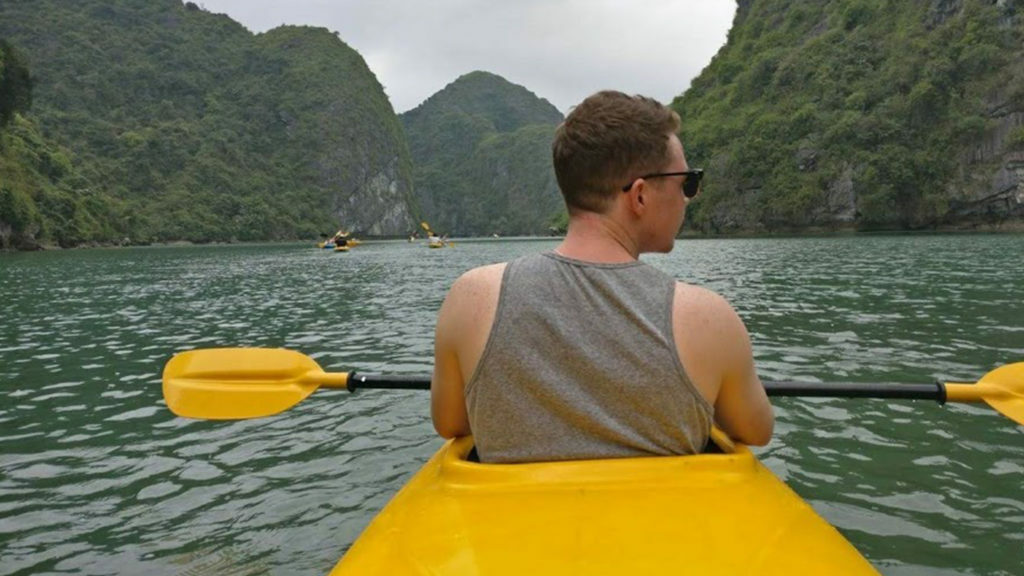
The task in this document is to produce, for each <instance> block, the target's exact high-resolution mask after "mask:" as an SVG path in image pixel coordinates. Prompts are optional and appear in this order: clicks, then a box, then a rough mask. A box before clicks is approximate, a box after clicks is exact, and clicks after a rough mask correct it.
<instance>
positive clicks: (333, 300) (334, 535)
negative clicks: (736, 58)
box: [0, 235, 1024, 575]
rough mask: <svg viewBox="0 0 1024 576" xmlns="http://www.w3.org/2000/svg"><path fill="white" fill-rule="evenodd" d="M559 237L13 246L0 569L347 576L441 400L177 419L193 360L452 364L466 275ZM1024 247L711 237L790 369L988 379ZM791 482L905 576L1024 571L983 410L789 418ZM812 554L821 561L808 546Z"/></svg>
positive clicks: (995, 425) (684, 256)
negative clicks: (182, 359)
mask: <svg viewBox="0 0 1024 576" xmlns="http://www.w3.org/2000/svg"><path fill="white" fill-rule="evenodd" d="M554 246H555V243H554V242H553V241H549V240H543V241H504V240H503V241H493V242H468V241H466V242H458V243H457V245H456V246H455V247H454V248H452V249H444V250H428V249H426V248H425V247H424V246H423V245H422V244H408V243H405V242H394V243H368V244H364V245H362V246H360V247H358V248H356V249H353V250H352V251H351V252H350V253H347V254H334V253H331V252H327V251H319V250H315V249H311V248H308V247H307V246H279V245H274V246H223V247H184V248H147V249H118V250H81V251H78V250H76V251H70V252H47V253H39V254H14V255H3V256H0V399H2V400H0V574H19V575H20V574H147V575H153V574H156V575H160V574H167V575H185V574H188V575H198V574H230V575H242V574H303V575H305V574H309V575H314V574H324V573H326V572H327V571H328V570H329V569H330V568H331V567H332V565H333V564H334V562H335V561H336V560H337V559H338V558H339V557H340V556H341V554H342V553H343V552H344V551H345V550H346V549H347V548H348V546H349V545H350V544H351V542H352V541H353V540H354V539H355V538H356V536H357V535H358V534H359V532H360V531H361V529H362V528H363V527H364V526H365V525H366V524H367V522H368V521H369V520H370V518H371V517H372V516H373V515H374V513H375V512H376V511H378V510H379V509H380V508H381V507H382V506H383V505H384V503H385V502H386V501H387V499H388V498H389V497H390V496H391V495H392V494H393V493H394V492H395V491H396V490H397V489H398V488H399V487H400V486H401V485H402V484H403V483H404V482H405V481H406V480H407V479H408V478H409V476H410V475H411V474H412V473H413V472H414V471H415V470H416V469H417V468H418V467H419V466H420V465H421V464H422V463H423V462H424V461H425V460H426V459H427V458H428V457H429V456H430V454H431V453H432V452H433V451H434V450H435V449H436V448H437V447H438V446H439V445H440V441H439V440H438V439H437V438H436V437H435V436H434V434H433V429H432V427H431V425H430V422H429V409H428V397H427V395H426V393H423V392H413V391H410V392H382V391H363V392H360V393H358V394H355V395H348V394H347V393H346V392H338V391H326V392H319V393H317V394H315V395H314V396H312V397H310V398H309V399H307V400H306V401H304V402H303V403H302V404H300V405H299V406H298V407H296V408H294V409H292V410H291V411H289V412H286V413H284V414H281V415H279V416H276V417H273V418H267V419H263V420H254V421H242V422H229V423H224V422H200V421H189V420H183V419H179V418H175V417H174V416H173V415H171V413H170V412H169V411H168V410H167V409H166V407H165V406H164V405H163V402H162V400H161V396H160V371H161V369H162V366H163V364H164V362H166V361H167V359H168V358H169V357H170V356H171V355H172V354H173V353H175V352H177V351H180V350H186V349H190V348H198V347H213V346H283V347H287V348H294V349H297V350H300V351H302V352H305V353H307V354H310V355H312V356H313V357H314V358H316V359H317V361H318V362H320V363H321V365H323V366H324V367H325V368H326V369H328V370H347V369H361V370H363V371H373V372H387V373H424V372H427V371H429V368H430V365H431V361H432V360H431V354H432V346H433V344H432V336H433V327H434V317H435V314H436V312H437V309H438V307H439V306H440V303H441V300H442V298H443V295H444V291H445V289H446V287H447V286H448V285H449V284H450V283H451V281H452V280H454V279H455V278H456V277H457V276H458V274H460V273H461V272H462V271H464V270H466V269H468V268H470V267H473V266H476V265H480V264H485V263H491V262H497V261H501V260H506V259H509V258H512V257H515V256H517V255H520V254H524V253H528V252H534V251H539V250H544V249H550V248H552V247H554ZM1021 254H1024V236H1019V235H1006V236H999V235H978V236H972V235H959V236H945V235H943V236H892V237H843V238H814V239H757V240H739V239H737V240H687V241H683V242H681V243H679V244H677V247H676V251H675V252H674V253H673V254H670V255H659V256H651V257H645V259H647V260H648V261H649V262H651V263H652V264H654V265H655V266H658V267H660V268H662V269H664V270H666V271H668V272H669V273H671V274H673V275H675V276H677V277H678V278H680V279H684V280H687V281H691V282H696V283H699V284H702V285H705V286H708V287H711V288H713V289H715V290H718V291H719V292H721V293H723V294H725V295H726V296H727V297H728V298H729V299H730V300H731V301H732V302H733V304H734V305H735V306H736V308H737V309H738V310H739V311H740V314H741V315H742V316H743V318H744V319H745V320H746V322H747V325H748V327H749V328H750V331H751V333H752V336H753V340H754V346H755V352H756V356H757V360H758V365H759V367H760V370H761V374H762V377H763V378H765V379H776V380H781V379H792V378H801V379H817V380H822V381H829V380H838V381H864V382H872V381H898V382H931V381H933V380H934V379H935V378H957V379H973V378H975V377H977V376H980V375H981V374H983V373H984V372H985V371H987V370H988V369H991V368H992V367H994V366H996V365H999V364H1001V363H1006V362H1010V361H1021V360H1024V265H1022V258H1021ZM774 403H775V405H776V407H777V413H778V419H779V421H778V425H777V427H776V431H777V432H776V436H775V438H774V440H773V441H772V443H771V444H770V445H769V446H768V447H767V448H765V449H764V450H760V451H759V452H760V454H761V456H762V458H763V459H764V461H765V462H766V463H767V465H768V466H769V467H770V468H771V469H772V470H773V471H774V472H775V473H776V474H778V475H779V476H781V477H782V478H783V479H785V480H786V481H787V482H788V483H789V484H790V485H791V486H792V487H793V488H794V489H795V490H796V491H797V492H798V493H799V494H801V495H802V496H803V497H804V498H806V499H807V500H808V501H809V502H811V503H812V505H813V506H814V507H815V509H817V510H818V511H819V512H820V513H821V514H822V515H824V516H825V517H826V518H827V519H828V520H829V521H830V522H832V523H833V524H835V525H836V526H837V527H838V528H839V529H840V530H841V531H842V532H843V533H844V534H845V535H846V536H847V537H848V538H849V539H850V540H851V541H852V542H853V543H854V544H855V545H856V546H857V547H858V548H859V549H860V550H861V551H863V553H864V554H865V555H866V556H867V557H868V558H869V559H870V560H871V561H872V562H873V563H874V564H875V565H876V566H877V567H878V568H879V569H880V570H881V571H882V572H883V573H885V574H892V575H909V574H939V575H949V574H1013V575H1019V574H1024V492H1022V490H1024V488H1022V486H1024V482H1022V478H1024V427H1021V426H1018V425H1016V424H1014V423H1012V422H1011V421H1009V420H1007V419H1005V418H1003V417H1001V416H998V415H997V414H995V413H994V412H992V411H990V410H989V409H988V408H987V407H984V406H966V405H947V406H945V407H939V406H938V405H936V404H933V403H927V402H885V401H879V400H837V399H816V400H809V399H781V400H776V401H775V402H774ZM808 545H809V546H813V545H812V544H810V543H809V544H808Z"/></svg>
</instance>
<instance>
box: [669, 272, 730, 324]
mask: <svg viewBox="0 0 1024 576" xmlns="http://www.w3.org/2000/svg"><path fill="white" fill-rule="evenodd" d="M673 309H674V311H675V312H676V313H679V314H684V315H686V316H704V317H709V318H714V317H717V316H721V315H730V316H731V315H735V314H736V312H735V310H733V307H732V305H731V304H729V301H728V300H726V299H725V297H723V296H722V295H721V294H719V293H717V292H715V291H714V290H710V289H708V288H704V287H702V286H697V285H694V284H687V283H685V282H678V281H677V282H676V298H675V303H674V305H673Z"/></svg>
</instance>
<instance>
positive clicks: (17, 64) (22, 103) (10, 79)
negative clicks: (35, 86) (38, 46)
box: [0, 40, 32, 128]
mask: <svg viewBox="0 0 1024 576" xmlns="http://www.w3.org/2000/svg"><path fill="white" fill-rule="evenodd" d="M31 105H32V78H31V76H29V73H28V66H27V65H26V64H25V61H24V60H22V58H21V56H20V55H19V54H18V52H17V51H16V50H15V49H14V47H13V46H11V45H10V43H8V42H7V41H6V40H0V128H2V127H4V126H6V125H7V124H8V123H9V122H10V121H11V119H12V118H14V113H15V112H19V111H22V110H28V108H29V106H31Z"/></svg>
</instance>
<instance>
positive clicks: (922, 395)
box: [163, 348, 1024, 424]
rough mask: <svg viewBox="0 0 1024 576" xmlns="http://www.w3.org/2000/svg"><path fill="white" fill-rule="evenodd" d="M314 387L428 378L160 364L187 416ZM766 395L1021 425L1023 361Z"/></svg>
mask: <svg viewBox="0 0 1024 576" xmlns="http://www.w3.org/2000/svg"><path fill="white" fill-rule="evenodd" d="M320 387H325V388H345V389H348V390H350V391H354V390H356V389H358V388H378V389H392V390H393V389H402V390H429V389H430V376H426V375H419V376H400V375H383V374H360V373H358V372H324V371H323V369H321V368H320V365H319V364H317V363H316V361H315V360H313V359H312V358H310V357H309V356H306V355H305V354H301V353H299V352H296V351H294V350H285V349H283V348H209V349H204V350H190V351H188V352H182V353H180V354H177V355H175V356H174V357H173V358H171V359H170V360H169V361H168V362H167V365H166V366H164V374H163V388H164V399H165V400H166V401H167V406H168V407H169V408H170V409H171V411H172V412H174V413H175V414H177V415H179V416H185V417H187V418H208V419H215V420H236V419H242V418H259V417H261V416H270V415H271V414H277V413H278V412H281V411H284V410H287V409H288V408H291V407H292V406H294V405H296V404H298V403H299V402H301V401H302V400H303V399H305V398H306V396H309V395H310V394H312V393H313V391H314V390H316V389H317V388H320ZM764 387H765V390H766V391H767V392H768V395H769V396H819V397H833V398H901V399H911V400H936V401H938V402H939V403H940V404H942V403H944V402H986V403H988V405H989V406H991V407H993V408H995V409H996V410H998V411H999V412H1001V413H1002V414H1003V415H1004V416H1006V417H1008V418H1010V419H1012V420H1014V421H1016V422H1017V423H1019V424H1024V362H1017V363H1014V364H1006V365H1004V366H1000V367H999V368H996V369H995V370H992V371H991V372H989V373H988V374H985V375H984V376H982V377H981V379H980V380H978V382H975V383H973V384H967V383H955V382H946V383H942V382H936V383H935V384H856V383H840V384H828V383H815V382H764Z"/></svg>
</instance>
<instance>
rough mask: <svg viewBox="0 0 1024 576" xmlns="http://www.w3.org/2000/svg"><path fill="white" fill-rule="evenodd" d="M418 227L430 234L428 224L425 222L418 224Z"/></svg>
mask: <svg viewBox="0 0 1024 576" xmlns="http://www.w3.org/2000/svg"><path fill="white" fill-rule="evenodd" d="M420 227H421V228H423V229H424V230H426V231H427V232H430V224H427V223H426V222H420Z"/></svg>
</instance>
